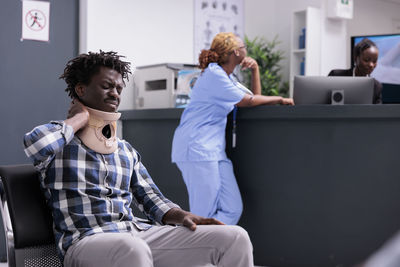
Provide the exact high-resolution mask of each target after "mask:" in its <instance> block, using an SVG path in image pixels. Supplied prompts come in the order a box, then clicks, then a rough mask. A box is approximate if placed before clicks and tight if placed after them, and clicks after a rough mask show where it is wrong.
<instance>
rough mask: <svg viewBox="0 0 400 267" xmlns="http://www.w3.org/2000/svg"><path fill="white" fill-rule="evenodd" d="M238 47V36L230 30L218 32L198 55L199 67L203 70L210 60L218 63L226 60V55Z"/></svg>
mask: <svg viewBox="0 0 400 267" xmlns="http://www.w3.org/2000/svg"><path fill="white" fill-rule="evenodd" d="M238 48H239V40H238V37H237V36H236V35H235V34H233V33H231V32H220V33H218V34H217V35H216V36H215V37H214V39H213V41H212V44H211V47H210V49H209V50H206V49H205V50H202V51H201V53H200V56H199V67H200V69H202V70H204V69H205V68H207V66H208V64H210V63H211V62H216V63H218V64H219V65H221V64H224V63H226V62H227V61H228V57H229V55H230V53H232V52H233V50H235V49H238Z"/></svg>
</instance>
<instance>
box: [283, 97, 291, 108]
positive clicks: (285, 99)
mask: <svg viewBox="0 0 400 267" xmlns="http://www.w3.org/2000/svg"><path fill="white" fill-rule="evenodd" d="M281 105H290V106H293V105H294V101H293V98H282V100H281Z"/></svg>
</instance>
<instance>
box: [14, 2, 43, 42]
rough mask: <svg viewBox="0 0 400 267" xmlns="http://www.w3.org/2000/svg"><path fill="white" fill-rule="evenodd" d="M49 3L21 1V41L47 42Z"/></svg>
mask: <svg viewBox="0 0 400 267" xmlns="http://www.w3.org/2000/svg"><path fill="white" fill-rule="evenodd" d="M49 24H50V3H49V2H44V1H22V37H21V41H22V40H37V41H45V42H48V41H49Z"/></svg>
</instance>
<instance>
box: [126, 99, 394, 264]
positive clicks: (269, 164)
mask: <svg viewBox="0 0 400 267" xmlns="http://www.w3.org/2000/svg"><path fill="white" fill-rule="evenodd" d="M181 112H182V110H179V109H169V110H167V109H163V110H140V111H139V110H138V111H125V112H123V116H122V120H123V136H124V138H125V139H126V140H127V141H129V142H130V143H131V144H132V145H133V146H134V147H135V148H137V150H138V151H139V152H140V153H141V154H142V156H143V157H142V159H143V162H144V164H145V165H146V166H147V167H148V169H149V172H150V174H151V175H152V177H153V179H154V180H155V181H156V184H157V185H159V187H160V188H161V190H162V191H163V192H164V193H165V195H167V196H168V197H169V198H171V199H173V200H174V201H176V202H177V203H178V204H180V205H181V206H182V207H183V208H185V209H187V208H188V204H187V203H188V202H187V193H186V188H185V185H184V183H183V181H182V178H181V175H180V172H179V170H178V169H177V168H176V166H175V165H173V164H172V163H170V152H171V141H172V136H173V133H174V130H175V128H176V126H177V125H178V123H179V118H180V114H181ZM237 123H238V124H237V146H236V148H235V149H232V148H231V147H230V146H229V145H230V144H231V133H230V129H231V119H229V123H228V126H227V146H228V147H227V153H228V156H229V157H230V158H231V159H232V161H233V164H234V167H235V173H236V177H237V181H238V183H239V187H240V190H241V193H242V197H243V202H244V212H243V215H242V218H241V220H240V222H239V225H241V226H243V227H244V228H245V229H246V230H247V231H248V232H249V235H250V238H251V239H252V242H253V245H254V257H255V263H256V264H257V265H266V266H285V267H287V266H307V267H308V266H352V265H353V264H355V263H358V262H360V261H361V260H363V259H364V258H365V257H366V256H367V255H369V254H370V253H371V252H372V251H374V250H375V249H377V248H378V247H379V246H380V245H381V244H382V243H383V242H384V241H385V240H386V239H387V238H388V237H390V236H391V235H392V234H393V233H394V232H396V231H397V230H400V212H399V210H400V161H399V159H400V105H398V106H397V105H375V106H373V105H366V106H355V105H354V106H353V105H348V106H294V107H284V106H263V107H256V108H241V109H239V111H238V116H237Z"/></svg>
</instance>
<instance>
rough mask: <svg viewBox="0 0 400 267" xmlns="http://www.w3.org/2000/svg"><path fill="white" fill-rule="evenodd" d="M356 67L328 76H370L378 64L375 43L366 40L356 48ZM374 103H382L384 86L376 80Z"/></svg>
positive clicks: (377, 52)
mask: <svg viewBox="0 0 400 267" xmlns="http://www.w3.org/2000/svg"><path fill="white" fill-rule="evenodd" d="M353 54H354V66H353V67H352V68H350V69H347V70H341V69H337V70H332V71H331V72H329V74H328V76H354V77H355V76H369V75H370V74H371V72H372V71H373V70H374V69H375V67H376V64H377V63H378V55H379V50H378V47H377V46H376V44H375V43H374V42H372V41H371V40H369V39H367V38H364V39H363V40H361V41H360V42H359V43H358V44H356V46H355V47H354V51H353ZM374 82H375V85H374V96H373V103H374V104H381V103H382V84H381V83H380V82H378V81H377V80H376V79H374Z"/></svg>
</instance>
